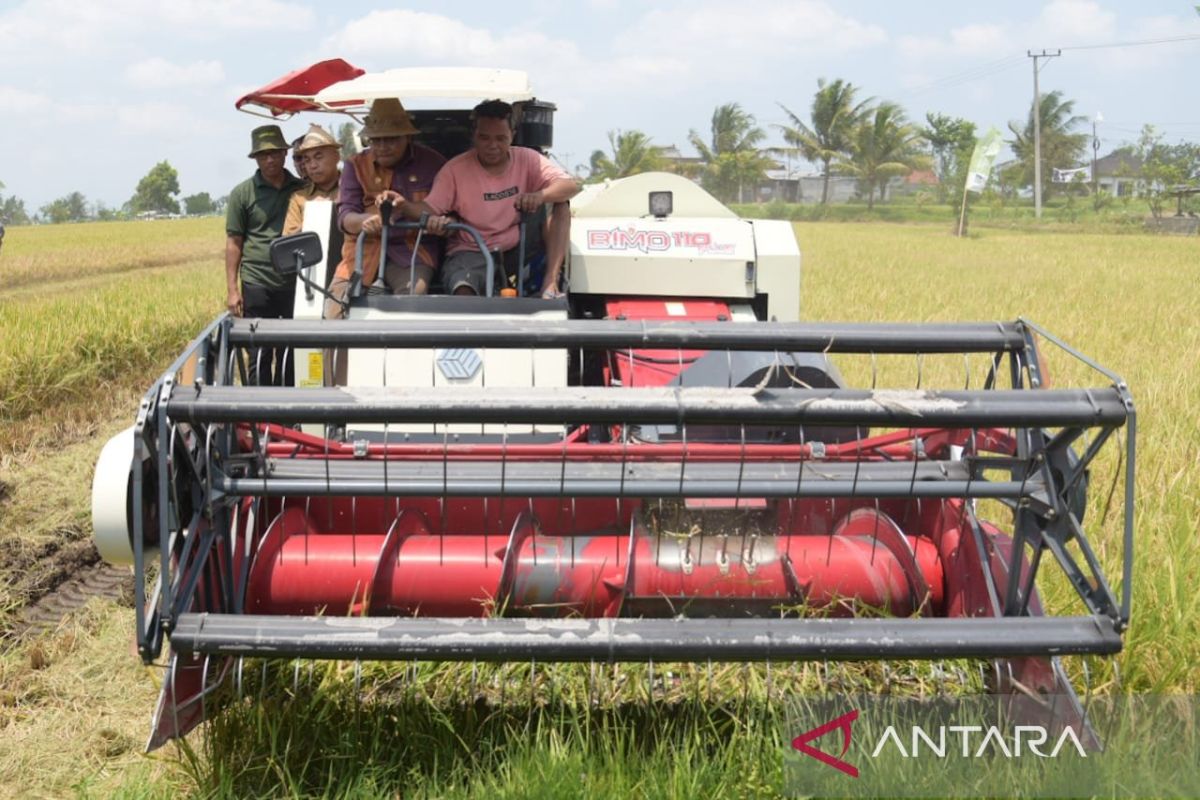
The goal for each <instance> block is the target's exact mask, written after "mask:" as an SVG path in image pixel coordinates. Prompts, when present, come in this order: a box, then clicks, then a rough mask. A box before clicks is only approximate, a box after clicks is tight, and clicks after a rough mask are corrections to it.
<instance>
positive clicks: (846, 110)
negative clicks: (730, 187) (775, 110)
mask: <svg viewBox="0 0 1200 800" xmlns="http://www.w3.org/2000/svg"><path fill="white" fill-rule="evenodd" d="M857 93H858V88H857V87H856V86H854V85H853V84H851V83H848V82H846V81H843V80H842V79H841V78H838V79H837V80H835V81H833V82H831V83H826V82H825V79H824V78H818V79H817V92H816V94H814V95H813V100H812V109H811V111H810V113H809V117H810V120H811V122H810V123H809V124H805V122H804V120H802V119H800V117H798V116H797V115H796V114H794V113H792V111H791V110H790V109H788V107H787V106H785V105H783V104H782V103H780V104H779V107H780V108H782V109H783V111H784V113H785V114H787V115H788V118H789V119H790V120H791V123H792V124H791V125H776V126H775V127H777V128H778V129H779V130H780V131H781V132H782V134H783V140H784V141H785V142H787V143H788V144H789V145H791V147H793V148H795V150H796V151H797V152H799V154H800V155H801V157H803V158H804V159H805V160H806V161H811V162H813V163H814V164H816V163H819V164H820V165H821V175H822V178H823V180H822V182H821V204H822V205H825V204H828V202H829V174H830V166H831V165H832V164H833V162H834V161H836V160H838V159H839V158H841V157H842V156H845V155H848V154H849V153H850V139H851V136H852V134H853V132H854V129H855V126H857V125H858V122H859V120H860V119H862V116H863V114H864V113H866V109H867V106H868V105H869V104H870V102H871V100H870V98H868V99H866V100H863V101H861V102H858V103H855V102H854V96H855V95H856V94H857Z"/></svg>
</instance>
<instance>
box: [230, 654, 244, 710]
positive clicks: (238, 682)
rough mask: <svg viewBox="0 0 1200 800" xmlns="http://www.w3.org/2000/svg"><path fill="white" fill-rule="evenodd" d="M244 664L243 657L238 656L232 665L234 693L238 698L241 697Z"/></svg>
mask: <svg viewBox="0 0 1200 800" xmlns="http://www.w3.org/2000/svg"><path fill="white" fill-rule="evenodd" d="M245 665H246V659H245V657H244V656H238V657H237V661H236V663H235V664H234V667H233V687H234V694H235V695H236V696H237V699H238V700H241V699H242V668H243V667H245Z"/></svg>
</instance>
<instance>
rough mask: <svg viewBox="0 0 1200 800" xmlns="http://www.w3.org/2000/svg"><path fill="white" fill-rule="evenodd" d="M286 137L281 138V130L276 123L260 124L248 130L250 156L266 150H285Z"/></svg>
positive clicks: (286, 147) (286, 145)
mask: <svg viewBox="0 0 1200 800" xmlns="http://www.w3.org/2000/svg"><path fill="white" fill-rule="evenodd" d="M287 149H288V144H287V139H284V138H283V131H281V130H280V129H279V126H278V125H260V126H259V127H257V128H255V129H254V130H252V131H250V157H251V158H254V157H255V156H256V155H258V154H259V153H265V152H267V151H268V150H287Z"/></svg>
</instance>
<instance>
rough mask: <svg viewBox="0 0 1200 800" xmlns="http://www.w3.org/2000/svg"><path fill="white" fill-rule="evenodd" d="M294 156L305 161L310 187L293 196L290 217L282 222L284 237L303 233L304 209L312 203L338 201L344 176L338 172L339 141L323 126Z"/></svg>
mask: <svg viewBox="0 0 1200 800" xmlns="http://www.w3.org/2000/svg"><path fill="white" fill-rule="evenodd" d="M295 156H296V157H297V158H302V159H303V162H304V168H305V172H306V173H307V175H308V184H307V185H306V186H304V188H302V189H299V190H298V191H296V193H295V194H293V195H292V199H291V202H290V203H288V209H287V217H286V218H285V219H284V222H283V235H284V236H290V235H292V234H293V233H299V232H300V231H301V230H303V229H304V206H305V204H306V203H307V202H308V201H309V200H313V199H319V200H332V201H333V202H335V203H336V202H337V199H338V181H339V180H341V177H342V172H341V170H340V169H339V168H338V162H339V158H340V156H341V148H340V146H339V145H338V143H337V139H334V138H333V136H331V135H330V134H329V132H328V131H326V130H325V129H324V128H322V127H321V126H320V125H313V126H311V127H310V128H309V130H308V133H306V134H305V135H304V136H303V137H302V138H301V140H300V143H299V144H298V145H296V147H295Z"/></svg>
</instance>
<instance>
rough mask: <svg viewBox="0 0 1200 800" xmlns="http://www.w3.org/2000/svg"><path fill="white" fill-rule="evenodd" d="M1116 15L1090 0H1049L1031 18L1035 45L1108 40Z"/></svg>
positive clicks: (1061, 45)
mask: <svg viewBox="0 0 1200 800" xmlns="http://www.w3.org/2000/svg"><path fill="white" fill-rule="evenodd" d="M1116 31H1117V15H1116V14H1115V13H1113V12H1112V11H1107V10H1105V9H1104V8H1102V7H1101V6H1100V4H1099V3H1096V2H1094V0H1051V2H1050V3H1048V4H1047V5H1046V6H1045V7H1044V8H1043V9H1042V13H1041V14H1039V15H1038V17H1037V19H1036V20H1035V21H1034V24H1033V30H1032V31H1031V33H1032V35H1034V36H1035V37H1037V38H1038V39H1040V40H1041V41H1040V42H1038V43H1037V46H1039V47H1042V46H1045V47H1063V46H1069V45H1073V44H1096V43H1097V42H1109V41H1112V40H1113V39H1114V38H1115V36H1116Z"/></svg>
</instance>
